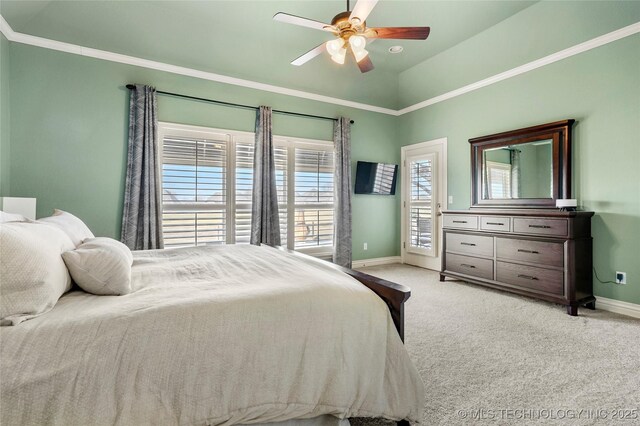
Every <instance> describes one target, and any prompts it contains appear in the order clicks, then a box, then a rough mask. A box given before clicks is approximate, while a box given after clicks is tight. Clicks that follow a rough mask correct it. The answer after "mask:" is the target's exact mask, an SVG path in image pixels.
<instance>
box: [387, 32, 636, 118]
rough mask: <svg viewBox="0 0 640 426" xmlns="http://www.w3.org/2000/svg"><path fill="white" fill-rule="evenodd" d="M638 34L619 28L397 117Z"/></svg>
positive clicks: (469, 86)
mask: <svg viewBox="0 0 640 426" xmlns="http://www.w3.org/2000/svg"><path fill="white" fill-rule="evenodd" d="M639 32H640V22H636V23H635V24H631V25H629V26H626V27H623V28H620V29H619V30H615V31H612V32H610V33H607V34H604V35H601V36H599V37H596V38H593V39H591V40H588V41H585V42H584V43H580V44H576V45H575V46H572V47H569V48H567V49H564V50H561V51H559V52H556V53H553V54H551V55H548V56H545V57H544V58H540V59H537V60H535V61H532V62H529V63H527V64H524V65H520V66H519V67H516V68H513V69H510V70H508V71H505V72H502V73H500V74H496V75H494V76H491V77H489V78H485V79H484V80H480V81H477V82H475V83H471V84H468V85H466V86H463V87H460V88H459V89H455V90H452V91H450V92H447V93H444V94H442V95H439V96H436V97H433V98H431V99H427V100H424V101H422V102H418V103H417V104H414V105H411V106H408V107H406V108H402V109H401V110H399V111H398V115H404V114H408V113H410V112H413V111H416V110H419V109H422V108H425V107H428V106H430V105H434V104H437V103H439V102H442V101H446V100H447V99H452V98H455V97H457V96H460V95H464V94H465V93H469V92H473V91H474V90H478V89H481V88H483V87H487V86H490V85H492V84H495V83H498V82H500V81H503V80H506V79H509V78H512V77H515V76H518V75H521V74H524V73H526V72H529V71H533V70H535V69H537V68H540V67H544V66H545V65H549V64H553V63H554V62H558V61H561V60H563V59H566V58H570V57H571V56H574V55H577V54H579V53H583V52H587V51H589V50H591V49H595V48H596V47H600V46H604V45H605V44H609V43H612V42H614V41H616V40H620V39H622V38H625V37H629V36H630V35H633V34H637V33H639Z"/></svg>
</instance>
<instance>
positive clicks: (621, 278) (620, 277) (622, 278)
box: [616, 271, 627, 284]
mask: <svg viewBox="0 0 640 426" xmlns="http://www.w3.org/2000/svg"><path fill="white" fill-rule="evenodd" d="M626 283H627V273H626V272H618V271H616V284H626Z"/></svg>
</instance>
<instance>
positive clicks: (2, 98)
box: [0, 34, 11, 196]
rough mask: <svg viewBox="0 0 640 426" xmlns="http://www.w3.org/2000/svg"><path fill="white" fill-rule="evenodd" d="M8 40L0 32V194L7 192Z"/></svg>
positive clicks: (8, 173) (8, 147)
mask: <svg viewBox="0 0 640 426" xmlns="http://www.w3.org/2000/svg"><path fill="white" fill-rule="evenodd" d="M9 70H10V62H9V41H8V40H7V39H6V38H5V36H4V35H2V34H0V196H4V195H8V194H9V190H10V189H9V178H10V169H9V165H10V163H9V152H10V151H9V150H10V146H9V139H10V136H11V135H10V130H9V129H10V127H9V121H10V116H9V99H10V98H9Z"/></svg>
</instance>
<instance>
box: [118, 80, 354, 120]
mask: <svg viewBox="0 0 640 426" xmlns="http://www.w3.org/2000/svg"><path fill="white" fill-rule="evenodd" d="M127 89H129V90H135V89H136V86H135V85H133V84H127ZM156 93H158V94H160V95H167V96H174V97H177V98H184V99H191V100H193V101H201V102H209V103H213V104H218V105H224V106H230V107H234V108H244V109H252V110H254V111H257V110H258V107H254V106H253V105H243V104H236V103H233V102H224V101H218V100H215V99H207V98H198V97H196V96H189V95H181V94H180V93H172V92H164V91H162V90H156ZM272 112H273V113H275V114H283V115H293V116H296V117H307V118H317V119H319V120H331V121H338V119H337V118H331V117H323V116H321V115H312V114H302V113H300V112H293V111H283V110H279V109H274V110H272ZM350 121H351V124H353V123H355V121H353V120H350Z"/></svg>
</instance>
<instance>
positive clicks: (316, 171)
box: [294, 148, 334, 249]
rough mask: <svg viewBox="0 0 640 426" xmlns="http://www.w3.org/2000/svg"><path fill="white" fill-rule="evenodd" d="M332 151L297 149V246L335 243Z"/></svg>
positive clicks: (295, 244)
mask: <svg viewBox="0 0 640 426" xmlns="http://www.w3.org/2000/svg"><path fill="white" fill-rule="evenodd" d="M333 169H334V155H333V151H332V150H321V149H310V148H309V149H307V148H295V215H294V216H295V242H294V247H295V248H296V249H298V248H303V247H313V246H331V245H333V197H334V194H333V189H334V188H333Z"/></svg>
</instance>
